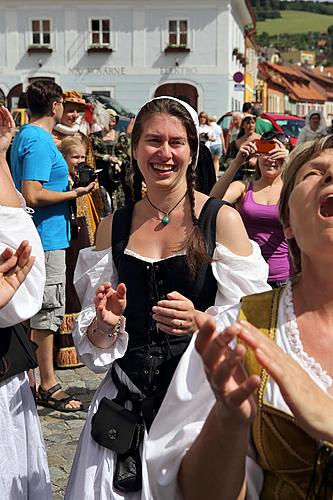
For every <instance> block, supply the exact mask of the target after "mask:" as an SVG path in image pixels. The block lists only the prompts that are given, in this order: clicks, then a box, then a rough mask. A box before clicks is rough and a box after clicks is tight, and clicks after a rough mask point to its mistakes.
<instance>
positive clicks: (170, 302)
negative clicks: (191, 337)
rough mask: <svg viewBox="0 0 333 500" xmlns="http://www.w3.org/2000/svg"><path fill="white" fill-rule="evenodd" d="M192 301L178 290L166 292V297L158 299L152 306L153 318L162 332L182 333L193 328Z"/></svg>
mask: <svg viewBox="0 0 333 500" xmlns="http://www.w3.org/2000/svg"><path fill="white" fill-rule="evenodd" d="M195 313H196V310H195V309H194V305H193V302H191V301H190V300H189V299H188V298H186V297H184V295H181V294H180V293H178V292H171V293H168V295H167V299H164V300H160V301H159V302H158V303H157V305H156V306H154V307H153V319H154V320H155V321H156V326H157V328H158V329H159V330H162V331H163V332H166V333H170V334H172V335H184V334H185V333H193V332H194V330H195V322H194V316H195Z"/></svg>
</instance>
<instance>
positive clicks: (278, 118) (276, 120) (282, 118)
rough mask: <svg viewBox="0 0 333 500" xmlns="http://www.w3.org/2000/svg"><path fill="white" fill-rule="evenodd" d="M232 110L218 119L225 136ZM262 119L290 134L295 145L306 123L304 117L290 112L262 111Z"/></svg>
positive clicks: (273, 127)
mask: <svg viewBox="0 0 333 500" xmlns="http://www.w3.org/2000/svg"><path fill="white" fill-rule="evenodd" d="M231 116H232V112H231V111H229V112H228V113H225V114H224V115H222V116H221V118H220V119H219V120H218V122H217V123H218V124H219V125H220V127H221V128H222V130H223V134H224V136H226V134H227V132H228V130H229V127H230V122H231ZM259 118H260V119H261V120H265V121H266V123H267V125H270V126H271V130H276V131H277V132H282V133H284V134H287V135H289V137H290V142H291V145H292V146H293V147H294V146H295V145H296V141H297V137H298V134H299V133H300V131H301V129H302V128H303V127H304V125H305V120H304V118H301V117H300V116H296V115H288V114H277V113H261V115H260V117H259Z"/></svg>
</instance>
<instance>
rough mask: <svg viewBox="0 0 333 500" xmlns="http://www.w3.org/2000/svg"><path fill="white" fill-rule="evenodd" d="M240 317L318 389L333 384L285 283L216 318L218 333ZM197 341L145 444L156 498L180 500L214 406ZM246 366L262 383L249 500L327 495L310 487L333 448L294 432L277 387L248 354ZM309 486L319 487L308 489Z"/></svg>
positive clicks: (321, 475) (250, 463) (317, 480)
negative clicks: (186, 462)
mask: <svg viewBox="0 0 333 500" xmlns="http://www.w3.org/2000/svg"><path fill="white" fill-rule="evenodd" d="M208 312H209V311H208ZM211 312H212V313H218V312H219V311H218V310H211ZM238 318H239V319H241V320H242V319H247V320H248V321H250V322H251V323H253V324H254V325H255V326H256V327H257V328H260V329H261V330H262V331H263V332H264V333H266V334H267V335H269V336H270V337H271V338H273V339H275V341H276V343H277V344H278V346H279V347H280V348H281V349H282V350H283V351H284V352H286V353H287V354H289V355H290V356H291V357H292V358H293V359H294V360H295V361H297V362H298V363H299V364H300V365H301V366H302V368H303V369H304V370H306V372H307V373H308V374H309V376H310V377H311V378H312V379H313V380H314V381H315V382H316V384H318V386H319V387H320V388H321V389H322V390H323V391H325V392H327V391H328V389H329V387H331V386H332V379H331V377H330V376H329V374H328V373H327V372H326V371H325V370H324V369H323V368H322V367H321V366H320V364H319V363H318V362H316V360H315V359H313V358H312V357H310V356H309V355H308V354H307V353H306V352H305V350H304V348H303V345H302V342H301V339H300V334H299V330H298V327H297V322H296V316H295V311H294V304H293V294H292V285H291V283H290V282H289V283H288V284H287V286H286V287H285V288H280V289H275V290H273V291H270V292H266V293H261V294H256V295H253V296H249V297H245V299H243V300H242V302H241V304H240V305H237V306H234V307H232V308H230V309H228V310H227V311H224V312H223V314H220V313H219V314H218V315H217V316H216V317H215V320H216V325H217V330H218V331H220V332H222V331H223V330H224V329H225V328H226V327H228V326H230V325H232V324H233V323H234V322H235V321H237V319H238ZM194 342H195V338H193V341H192V342H191V344H190V346H189V347H188V349H187V351H186V352H185V354H184V356H183V358H182V360H181V362H180V363H179V365H178V368H177V371H176V373H175V376H174V378H173V381H172V383H171V385H170V387H169V390H168V393H167V396H166V398H165V400H164V402H163V405H162V407H161V408H160V411H159V414H158V416H157V418H156V419H155V421H154V423H153V426H152V428H151V432H150V434H149V440H148V443H147V446H146V460H147V464H148V473H149V477H150V478H151V490H152V495H153V498H158V499H159V500H169V499H170V498H172V499H174V500H178V499H179V500H180V498H181V496H180V493H179V491H178V488H177V474H178V470H179V467H180V465H181V462H182V459H183V457H184V455H185V453H186V451H187V450H188V449H189V448H190V447H191V445H192V443H193V441H194V440H195V438H196V437H197V435H198V434H199V433H200V431H201V429H202V427H203V424H204V423H205V420H206V418H207V416H208V414H209V412H210V411H211V408H212V406H213V405H214V403H215V401H216V400H215V396H214V394H213V392H212V390H211V388H210V385H209V383H208V380H207V378H206V375H205V373H204V369H203V363H202V360H201V358H200V356H199V354H198V353H197V351H196V350H195V347H194ZM244 363H245V367H246V369H247V373H248V374H249V375H250V374H253V373H256V374H258V375H259V374H260V378H261V384H260V387H259V388H258V391H257V416H256V418H255V420H254V423H253V424H252V444H251V446H250V448H249V450H248V456H247V463H246V482H247V491H246V498H247V500H258V499H260V500H271V499H272V498H275V499H277V500H290V499H293V500H303V499H304V498H318V499H321V500H324V499H326V498H328V497H326V496H325V487H323V488H322V492H321V495H319V496H313V490H315V489H316V488H317V487H318V483H320V482H321V481H322V480H323V481H325V469H326V472H327V466H328V465H329V463H328V460H329V457H330V455H332V450H333V444H331V445H329V444H328V443H326V445H325V446H320V443H317V442H316V441H315V440H314V439H312V438H311V437H310V436H309V435H308V434H306V433H305V432H304V431H303V430H302V429H301V428H300V427H298V425H297V424H296V422H295V418H294V417H293V415H292V413H291V411H290V409H289V408H288V406H287V404H286V403H285V401H284V399H283V398H282V395H281V393H280V389H279V387H278V385H277V384H276V383H275V382H274V380H273V379H272V378H271V377H270V376H269V375H268V374H267V372H266V371H265V370H260V367H259V365H258V363H257V362H256V359H255V356H254V354H253V353H252V352H251V351H250V350H248V351H247V354H246V356H245V362H244ZM222 445H223V443H222ZM161 450H163V453H161ZM318 452H319V453H318ZM221 468H223V464H221ZM326 479H328V480H329V481H331V480H332V479H331V477H328V478H326ZM313 481H315V483H316V484H311V483H312V482H313ZM311 488H313V490H312V489H311ZM308 492H310V493H311V494H310V496H309V497H308V496H307V493H308ZM222 496H223V495H222ZM329 498H331V497H329Z"/></svg>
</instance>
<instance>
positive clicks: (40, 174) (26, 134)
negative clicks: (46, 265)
mask: <svg viewBox="0 0 333 500" xmlns="http://www.w3.org/2000/svg"><path fill="white" fill-rule="evenodd" d="M10 163H11V171H12V176H13V179H14V183H15V186H16V188H17V189H18V190H19V191H22V181H39V182H41V183H42V184H43V188H45V189H50V190H52V191H59V192H64V191H68V189H69V185H68V167H67V163H66V161H65V160H64V158H63V156H62V154H61V153H60V151H59V150H58V149H57V147H56V145H55V143H54V141H53V138H52V135H51V134H50V133H49V132H47V131H46V130H44V129H43V128H41V127H38V126H36V125H33V124H28V125H24V126H23V127H22V128H21V130H20V131H19V132H18V134H16V136H15V139H14V142H13V145H12V148H11V154H10ZM34 210H35V213H34V215H33V220H34V223H35V225H36V228H37V231H38V233H39V236H40V238H41V241H42V245H43V248H44V250H45V251H46V250H60V249H62V248H67V247H68V246H69V242H70V225H69V224H70V222H69V221H70V213H69V203H68V202H67V201H65V202H61V203H54V204H52V205H44V206H39V207H34Z"/></svg>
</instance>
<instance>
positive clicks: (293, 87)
mask: <svg viewBox="0 0 333 500" xmlns="http://www.w3.org/2000/svg"><path fill="white" fill-rule="evenodd" d="M266 68H267V73H268V74H269V80H270V81H271V82H272V83H275V84H278V85H279V86H282V87H284V88H285V90H286V93H288V94H289V97H290V98H291V99H293V100H295V101H307V102H322V103H324V102H325V101H326V99H327V92H326V91H325V90H323V89H322V88H321V87H320V86H319V85H317V84H316V83H315V82H314V81H312V80H311V77H310V76H309V75H305V74H304V73H302V71H301V70H300V69H299V68H298V67H295V66H284V65H282V64H271V63H266ZM270 70H273V71H270ZM274 73H275V74H274ZM276 73H278V75H279V76H277V75H276Z"/></svg>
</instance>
